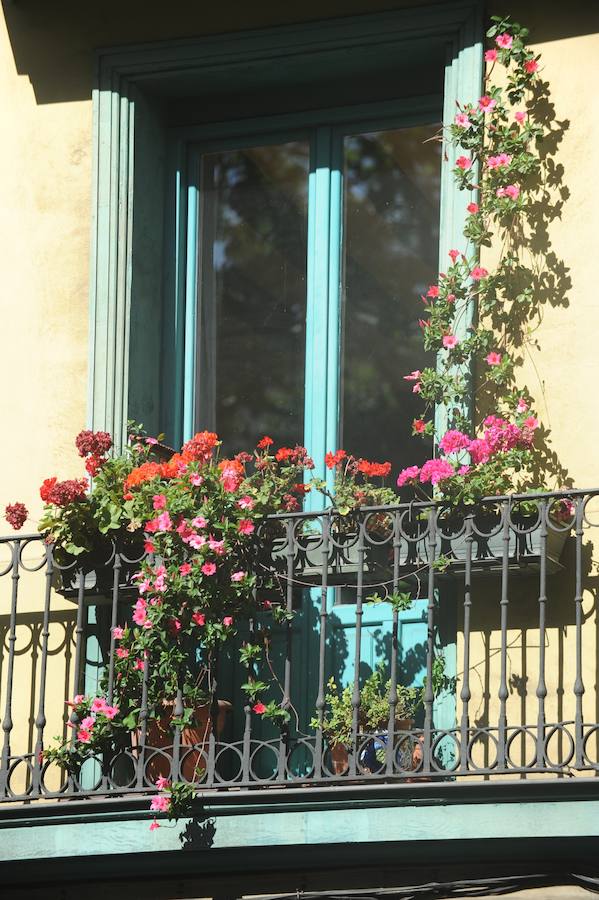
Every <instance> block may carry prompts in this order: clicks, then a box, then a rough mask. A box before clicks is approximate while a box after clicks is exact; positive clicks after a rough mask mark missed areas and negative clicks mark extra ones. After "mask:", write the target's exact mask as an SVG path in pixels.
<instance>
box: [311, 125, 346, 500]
mask: <svg viewBox="0 0 599 900" xmlns="http://www.w3.org/2000/svg"><path fill="white" fill-rule="evenodd" d="M339 157H340V151H339V148H338V146H336V145H335V144H334V142H333V130H332V129H331V128H328V127H322V128H317V129H316V131H315V136H314V139H313V143H312V163H311V167H310V176H309V187H308V262H307V272H308V279H307V280H308V286H307V314H306V372H305V408H304V423H305V424H304V440H305V444H306V447H307V448H308V452H309V453H310V455H311V456H312V457H313V459H314V462H315V465H316V469H315V471H314V474H315V475H316V476H317V477H320V478H326V477H327V475H329V474H330V473H328V471H327V470H326V468H325V466H324V456H325V453H326V452H327V451H328V450H335V449H336V447H337V439H338V433H339V371H340V358H341V351H340V308H341V303H340V258H341V250H340V248H341V223H342V213H341V210H342V184H341V182H342V174H341V169H340V166H339ZM310 499H311V498H308V500H310ZM319 504H320V500H318V505H319Z"/></svg>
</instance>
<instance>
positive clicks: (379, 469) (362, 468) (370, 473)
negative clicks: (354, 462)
mask: <svg viewBox="0 0 599 900" xmlns="http://www.w3.org/2000/svg"><path fill="white" fill-rule="evenodd" d="M390 471H391V463H390V462H384V463H377V462H368V460H367V459H360V460H358V472H361V473H362V475H366V477H367V478H377V477H380V478H384V477H385V476H386V475H388V474H389V472H390Z"/></svg>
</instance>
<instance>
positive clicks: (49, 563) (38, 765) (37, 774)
mask: <svg viewBox="0 0 599 900" xmlns="http://www.w3.org/2000/svg"><path fill="white" fill-rule="evenodd" d="M45 551H46V585H45V597H44V613H43V622H42V634H41V638H42V648H41V649H42V663H41V667H40V684H39V700H38V708H37V715H36V717H35V727H36V730H37V738H36V742H35V751H34V752H35V759H34V761H33V764H34V768H33V784H32V794H33V796H39V794H40V793H41V777H42V766H43V758H42V753H43V750H44V728H45V727H46V675H47V670H48V639H49V637H50V599H51V596H52V578H53V575H54V561H53V558H52V549H51V547H50V546H49V545H48V544H46V545H45Z"/></svg>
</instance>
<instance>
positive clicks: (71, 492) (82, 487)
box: [40, 478, 87, 507]
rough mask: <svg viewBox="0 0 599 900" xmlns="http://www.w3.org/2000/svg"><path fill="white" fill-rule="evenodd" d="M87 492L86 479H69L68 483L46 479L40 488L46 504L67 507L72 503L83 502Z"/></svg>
mask: <svg viewBox="0 0 599 900" xmlns="http://www.w3.org/2000/svg"><path fill="white" fill-rule="evenodd" d="M86 491H87V481H86V480H85V478H69V479H67V480H66V481H57V480H56V478H46V480H45V481H44V483H43V484H42V486H41V488H40V497H41V498H42V500H43V501H44V502H45V503H53V504H54V505H55V506H62V507H65V506H68V505H69V504H70V503H75V502H78V501H79V500H83V499H84V498H85V494H86Z"/></svg>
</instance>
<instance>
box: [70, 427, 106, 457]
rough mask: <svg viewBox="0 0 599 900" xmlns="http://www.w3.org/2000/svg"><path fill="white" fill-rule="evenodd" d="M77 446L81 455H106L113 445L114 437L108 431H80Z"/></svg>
mask: <svg viewBox="0 0 599 900" xmlns="http://www.w3.org/2000/svg"><path fill="white" fill-rule="evenodd" d="M75 446H76V447H77V450H78V451H79V456H98V457H99V456H104V454H105V453H108V451H109V450H110V448H111V447H112V438H111V436H110V435H109V434H108V432H107V431H80V432H79V434H78V435H77V437H76V438H75Z"/></svg>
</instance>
